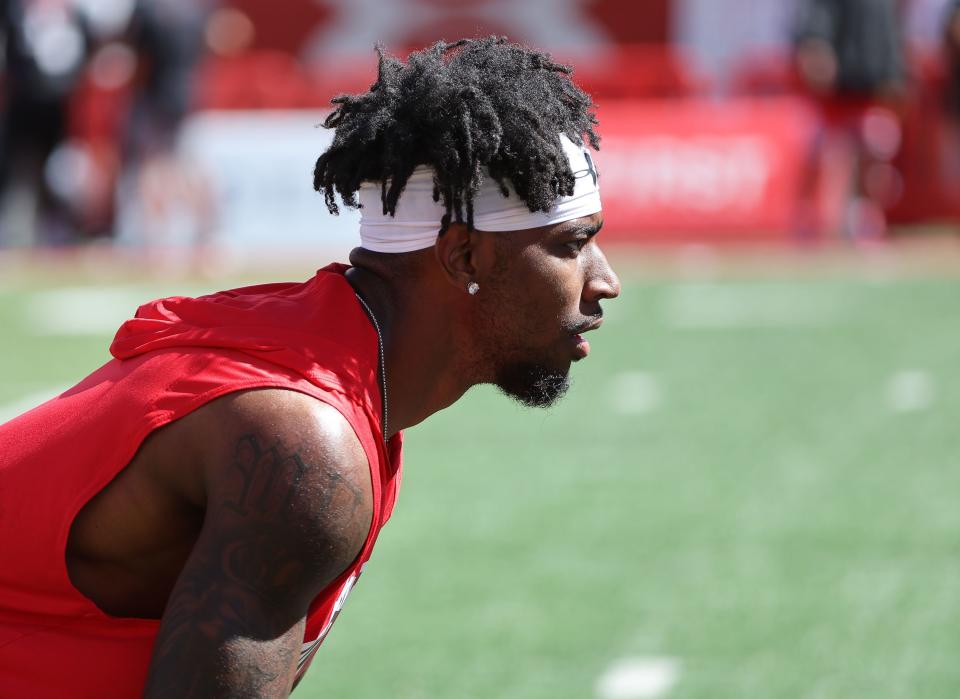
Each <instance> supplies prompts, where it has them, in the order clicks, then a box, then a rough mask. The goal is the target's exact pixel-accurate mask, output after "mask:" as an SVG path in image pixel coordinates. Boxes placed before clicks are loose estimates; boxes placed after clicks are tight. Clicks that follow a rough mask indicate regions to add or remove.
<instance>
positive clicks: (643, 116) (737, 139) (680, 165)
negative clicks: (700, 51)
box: [597, 98, 817, 243]
mask: <svg viewBox="0 0 960 699" xmlns="http://www.w3.org/2000/svg"><path fill="white" fill-rule="evenodd" d="M598 116H599V118H600V133H601V135H602V143H601V150H600V152H599V153H598V154H597V162H598V167H599V170H600V176H601V180H600V182H601V185H600V193H601V196H602V197H603V209H604V221H605V225H604V237H605V238H606V239H607V240H608V241H610V240H616V241H623V242H626V241H636V242H651V243H677V242H703V243H724V242H764V241H767V242H783V241H785V240H788V239H790V237H791V231H792V229H793V227H794V222H795V220H796V216H797V210H798V206H799V203H798V199H799V194H800V190H801V179H802V177H803V176H804V173H805V172H806V168H807V159H808V154H809V150H810V148H811V145H812V139H813V138H814V135H815V131H816V124H817V121H816V116H815V114H814V113H813V112H812V111H811V109H810V108H809V106H808V105H807V104H806V103H805V102H804V101H803V100H799V99H792V98H765V99H738V100H732V101H724V102H712V101H706V100H692V99H691V100H643V101H620V102H607V103H604V104H602V105H600V106H599V108H598Z"/></svg>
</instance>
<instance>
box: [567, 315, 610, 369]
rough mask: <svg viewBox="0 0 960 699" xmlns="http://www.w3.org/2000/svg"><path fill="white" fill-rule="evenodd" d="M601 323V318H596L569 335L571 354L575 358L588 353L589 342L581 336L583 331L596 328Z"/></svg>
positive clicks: (581, 357) (583, 356)
mask: <svg viewBox="0 0 960 699" xmlns="http://www.w3.org/2000/svg"><path fill="white" fill-rule="evenodd" d="M601 323H603V320H602V319H601V318H597V319H596V320H594V321H593V322H591V323H588V324H587V325H585V326H583V328H581V330H580V332H577V333H574V334H572V335H571V336H570V339H571V342H572V344H573V356H574V358H575V359H577V360H580V359H584V358H585V357H586V356H587V355H588V354H590V343H589V342H588V341H587V340H586V339H585V338H584V337H583V333H587V332H590V331H591V330H596V329H597V328H599V327H600V324H601Z"/></svg>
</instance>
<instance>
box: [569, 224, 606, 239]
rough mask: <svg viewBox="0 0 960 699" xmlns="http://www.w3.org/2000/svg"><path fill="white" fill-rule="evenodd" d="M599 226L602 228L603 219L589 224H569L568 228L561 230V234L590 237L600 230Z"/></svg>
mask: <svg viewBox="0 0 960 699" xmlns="http://www.w3.org/2000/svg"><path fill="white" fill-rule="evenodd" d="M601 228H603V221H600V223H589V224H583V225H579V226H571V227H570V228H566V229H564V230H563V231H562V232H561V235H563V236H568V235H585V236H586V237H588V238H592V237H593V236H595V235H596V234H597V233H599V232H600V229H601Z"/></svg>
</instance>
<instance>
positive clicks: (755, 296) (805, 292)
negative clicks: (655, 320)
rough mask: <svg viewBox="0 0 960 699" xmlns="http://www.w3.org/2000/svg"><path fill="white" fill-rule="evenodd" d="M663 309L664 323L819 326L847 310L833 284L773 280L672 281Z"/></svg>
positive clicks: (681, 325)
mask: <svg viewBox="0 0 960 699" xmlns="http://www.w3.org/2000/svg"><path fill="white" fill-rule="evenodd" d="M662 312H663V318H664V321H665V322H666V323H667V324H668V325H671V326H673V327H676V328H684V329H701V330H704V329H705V330H711V329H724V328H811V327H822V326H829V325H832V324H834V323H836V322H838V321H839V320H841V319H842V318H843V316H844V315H845V311H844V308H843V307H842V304H841V299H840V298H839V296H838V294H837V293H835V292H834V291H833V290H831V289H818V288H816V287H812V286H804V285H797V284H782V283H773V282H765V283H754V284H713V283H690V284H675V285H673V286H672V287H670V288H669V289H668V291H667V293H666V294H665V296H664V299H663V308H662Z"/></svg>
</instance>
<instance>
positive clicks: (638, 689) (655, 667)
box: [596, 656, 680, 699]
mask: <svg viewBox="0 0 960 699" xmlns="http://www.w3.org/2000/svg"><path fill="white" fill-rule="evenodd" d="M679 677H680V661H679V660H678V659H677V658H670V657H666V656H651V657H633V658H623V659H621V660H618V661H616V662H615V663H613V664H612V665H611V666H610V667H609V668H607V670H606V671H605V672H604V673H603V674H602V675H601V676H600V678H599V679H598V680H597V684H596V696H597V699H658V698H659V697H664V696H666V695H667V693H668V692H669V691H670V690H671V689H673V686H674V685H675V684H676V683H677V680H678V679H679Z"/></svg>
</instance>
